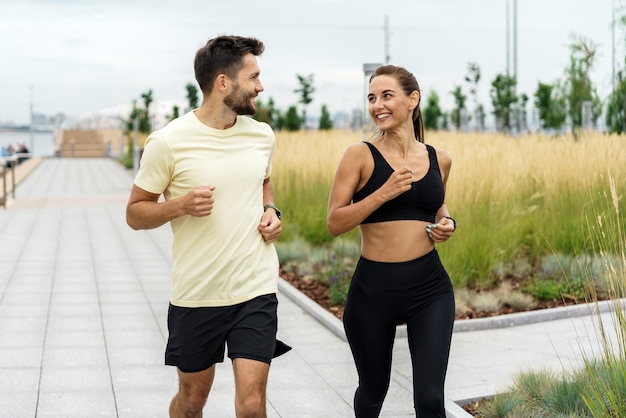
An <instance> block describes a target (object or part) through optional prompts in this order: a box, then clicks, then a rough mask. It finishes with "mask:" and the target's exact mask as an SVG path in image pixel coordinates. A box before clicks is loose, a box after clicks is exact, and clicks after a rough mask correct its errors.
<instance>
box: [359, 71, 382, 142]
mask: <svg viewBox="0 0 626 418" xmlns="http://www.w3.org/2000/svg"><path fill="white" fill-rule="evenodd" d="M381 65H382V64H377V63H366V64H363V76H364V84H363V120H362V125H363V139H365V132H366V131H367V129H365V128H366V122H367V85H368V81H369V77H371V75H372V74H374V72H375V71H376V69H377V68H378V67H380V66H381Z"/></svg>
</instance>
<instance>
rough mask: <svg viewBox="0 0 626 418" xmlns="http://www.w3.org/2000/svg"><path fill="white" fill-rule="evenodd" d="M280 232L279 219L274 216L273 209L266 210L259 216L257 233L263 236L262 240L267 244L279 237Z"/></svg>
mask: <svg viewBox="0 0 626 418" xmlns="http://www.w3.org/2000/svg"><path fill="white" fill-rule="evenodd" d="M281 231H282V228H281V222H280V219H278V216H276V212H274V210H273V209H269V210H266V211H265V212H263V215H262V216H261V223H260V224H259V232H260V233H261V236H263V240H264V241H265V242H267V243H268V244H269V243H271V242H274V241H276V240H277V239H278V237H279V236H280V232H281Z"/></svg>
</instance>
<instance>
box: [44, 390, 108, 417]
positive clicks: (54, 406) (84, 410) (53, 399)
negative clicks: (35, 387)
mask: <svg viewBox="0 0 626 418" xmlns="http://www.w3.org/2000/svg"><path fill="white" fill-rule="evenodd" d="M36 416H37V418H59V417H63V418H85V417H117V410H116V406H115V400H114V397H113V392H112V391H111V390H108V391H107V390H96V391H85V390H80V391H71V392H70V391H68V392H43V391H42V392H41V394H40V396H39V404H38V408H37V415H36Z"/></svg>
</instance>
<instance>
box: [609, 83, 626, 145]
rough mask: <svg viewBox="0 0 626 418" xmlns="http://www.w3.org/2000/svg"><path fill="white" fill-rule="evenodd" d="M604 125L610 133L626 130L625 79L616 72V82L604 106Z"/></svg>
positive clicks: (619, 132) (620, 132)
mask: <svg viewBox="0 0 626 418" xmlns="http://www.w3.org/2000/svg"><path fill="white" fill-rule="evenodd" d="M606 126H607V128H608V129H609V132H610V133H618V134H622V133H625V132H626V79H624V73H623V72H622V71H619V72H618V84H617V87H616V88H615V90H613V91H612V92H611V94H610V95H609V98H608V101H607V106H606Z"/></svg>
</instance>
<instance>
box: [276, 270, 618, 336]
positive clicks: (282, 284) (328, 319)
mask: <svg viewBox="0 0 626 418" xmlns="http://www.w3.org/2000/svg"><path fill="white" fill-rule="evenodd" d="M278 289H279V290H280V291H281V292H282V293H284V294H285V296H287V297H289V299H291V300H292V301H294V302H295V303H297V304H298V305H299V306H300V307H302V309H304V310H305V311H306V312H307V313H308V314H309V315H311V316H313V317H314V318H315V319H317V320H318V321H319V322H321V323H322V324H323V325H325V326H326V327H327V328H328V329H330V330H331V331H332V332H333V333H335V334H336V335H337V336H338V337H339V338H341V339H342V340H343V341H346V334H345V332H344V330H343V324H342V323H341V321H340V320H339V319H338V318H337V317H335V316H334V315H333V314H331V313H330V312H328V311H327V310H326V309H324V308H322V307H321V306H320V305H318V304H317V303H316V302H314V301H313V300H311V298H309V297H308V296H306V295H305V294H304V293H302V292H300V291H299V290H298V289H296V288H295V287H293V286H292V285H291V284H290V283H289V282H287V281H286V280H284V279H282V278H279V281H278ZM618 305H619V306H620V307H621V308H622V309H624V308H626V299H621V300H619V301H617V300H605V301H600V302H597V303H596V302H591V303H580V304H578V305H571V306H563V307H559V308H551V309H541V310H536V311H529V312H519V313H513V314H507V315H500V316H494V317H490V318H478V319H462V320H458V321H455V322H454V332H468V331H481V330H488V329H498V328H509V327H515V326H519V325H529V324H535V323H538V322H544V321H555V320H558V319H564V318H576V317H579V316H585V315H597V314H600V313H606V312H610V311H612V310H614V309H615V308H616V307H617V306H618ZM396 335H397V336H398V337H406V327H402V326H400V327H398V331H397V333H396Z"/></svg>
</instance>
